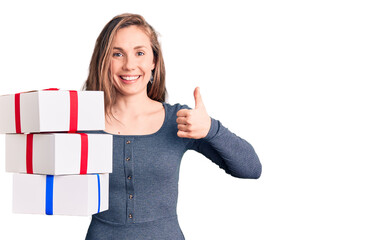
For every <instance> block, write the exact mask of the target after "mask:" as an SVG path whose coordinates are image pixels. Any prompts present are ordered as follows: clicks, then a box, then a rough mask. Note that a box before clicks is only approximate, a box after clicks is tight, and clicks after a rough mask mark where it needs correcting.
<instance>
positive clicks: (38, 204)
mask: <svg viewBox="0 0 391 240" xmlns="http://www.w3.org/2000/svg"><path fill="white" fill-rule="evenodd" d="M108 194H109V174H87V175H64V176H53V175H38V174H14V179H13V212H14V213H29V214H46V215H71V216H88V215H91V214H95V213H99V212H101V211H104V210H107V209H108V206H109V204H108V202H109V195H108Z"/></svg>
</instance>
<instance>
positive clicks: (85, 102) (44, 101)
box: [0, 90, 105, 133]
mask: <svg viewBox="0 0 391 240" xmlns="http://www.w3.org/2000/svg"><path fill="white" fill-rule="evenodd" d="M70 92H74V93H76V94H73V97H71V96H70V95H72V94H70ZM18 95H19V94H10V95H3V96H0V116H1V118H0V133H19V132H17V131H16V129H17V128H18V126H20V131H21V133H28V132H68V131H70V125H72V124H73V125H72V126H75V127H76V128H77V129H76V130H77V131H90V130H104V129H105V112H104V98H103V92H102V91H78V92H76V91H65V90H59V91H45V90H40V91H32V92H25V93H20V95H19V97H18V99H19V100H17V99H16V96H18ZM75 95H76V96H75ZM75 98H76V100H75ZM18 101H19V104H18ZM18 109H19V110H18ZM71 112H72V113H71ZM17 119H19V120H17ZM71 119H72V120H71ZM75 119H76V120H75ZM74 121H76V123H74ZM18 123H19V124H18Z"/></svg>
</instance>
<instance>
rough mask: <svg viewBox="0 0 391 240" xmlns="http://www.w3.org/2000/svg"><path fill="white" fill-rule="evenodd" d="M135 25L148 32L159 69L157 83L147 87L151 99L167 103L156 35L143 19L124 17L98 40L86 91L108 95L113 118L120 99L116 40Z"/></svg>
mask: <svg viewBox="0 0 391 240" xmlns="http://www.w3.org/2000/svg"><path fill="white" fill-rule="evenodd" d="M132 25H134V26H137V27H139V28H140V29H141V30H143V31H144V32H145V34H146V35H147V36H148V37H149V39H150V42H151V47H152V51H153V57H154V63H155V69H154V70H153V71H152V74H153V83H150V82H149V83H148V86H147V95H148V97H149V98H151V99H153V100H156V101H159V102H165V101H166V95H167V90H166V83H165V78H166V70H165V66H164V60H163V55H162V51H161V47H160V43H159V41H158V37H157V33H156V31H155V30H154V29H153V27H152V26H151V25H149V24H148V23H147V22H146V21H145V19H144V18H143V17H142V16H141V15H138V14H130V13H124V14H120V15H117V16H115V17H114V18H113V19H112V20H111V21H110V22H108V23H107V24H106V26H105V27H104V28H103V30H102V32H101V33H100V35H99V37H98V38H97V40H96V43H95V48H94V52H93V54H92V58H91V62H90V68H89V74H88V78H87V80H86V82H85V83H84V86H83V90H95V91H103V92H104V99H105V112H106V115H109V116H113V114H112V106H113V104H114V103H115V100H116V96H117V92H116V89H115V86H114V85H113V82H112V79H111V76H110V68H109V67H110V62H111V57H112V56H111V52H112V49H113V39H114V36H115V34H116V33H117V31H118V30H119V29H121V28H126V27H129V26H132Z"/></svg>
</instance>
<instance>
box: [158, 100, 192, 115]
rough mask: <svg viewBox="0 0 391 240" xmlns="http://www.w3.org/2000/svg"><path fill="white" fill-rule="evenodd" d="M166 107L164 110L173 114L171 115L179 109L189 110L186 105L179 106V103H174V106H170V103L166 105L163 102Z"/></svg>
mask: <svg viewBox="0 0 391 240" xmlns="http://www.w3.org/2000/svg"><path fill="white" fill-rule="evenodd" d="M164 104H165V105H166V110H167V111H168V112H173V113H175V114H176V113H177V112H178V111H179V110H181V109H191V108H190V107H189V106H187V105H186V104H180V103H175V104H170V103H167V102H165V103H164Z"/></svg>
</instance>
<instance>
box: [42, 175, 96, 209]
mask: <svg viewBox="0 0 391 240" xmlns="http://www.w3.org/2000/svg"><path fill="white" fill-rule="evenodd" d="M96 177H97V180H98V212H97V213H99V212H100V177H99V174H96ZM53 182H54V176H53V175H46V201H45V208H46V209H45V213H46V215H53Z"/></svg>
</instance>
